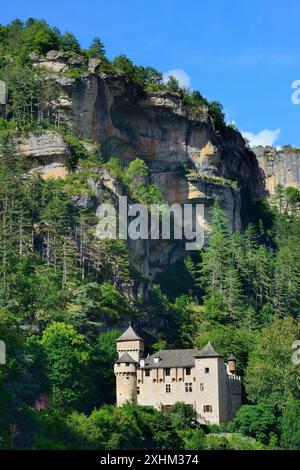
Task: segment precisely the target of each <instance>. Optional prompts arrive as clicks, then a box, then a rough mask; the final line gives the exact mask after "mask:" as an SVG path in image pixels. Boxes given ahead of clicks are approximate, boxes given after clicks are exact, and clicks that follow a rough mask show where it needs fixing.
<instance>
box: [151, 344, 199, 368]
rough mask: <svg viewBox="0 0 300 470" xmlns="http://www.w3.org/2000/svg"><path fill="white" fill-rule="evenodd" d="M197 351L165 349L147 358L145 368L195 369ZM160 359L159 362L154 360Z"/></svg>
mask: <svg viewBox="0 0 300 470" xmlns="http://www.w3.org/2000/svg"><path fill="white" fill-rule="evenodd" d="M197 353H199V351H197V349H165V350H162V351H158V352H157V353H155V354H152V355H151V356H148V357H146V358H145V368H146V369H152V368H167V369H168V368H171V367H194V365H195V358H194V356H195V354H197ZM156 357H159V359H160V360H159V362H154V358H156Z"/></svg>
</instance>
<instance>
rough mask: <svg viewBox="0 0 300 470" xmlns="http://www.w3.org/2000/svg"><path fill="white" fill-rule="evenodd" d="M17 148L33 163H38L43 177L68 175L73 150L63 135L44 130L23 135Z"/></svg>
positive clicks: (63, 176)
mask: <svg viewBox="0 0 300 470" xmlns="http://www.w3.org/2000/svg"><path fill="white" fill-rule="evenodd" d="M17 148H18V151H19V152H20V153H21V154H22V155H24V156H25V157H26V158H27V159H28V160H29V161H30V162H31V163H37V164H38V169H39V170H40V171H41V175H42V177H43V178H45V179H47V178H65V176H66V175H67V173H68V170H67V167H66V162H67V158H68V157H69V156H70V155H71V151H70V148H69V146H68V145H67V144H66V142H65V141H64V139H63V137H62V135H60V134H58V133H56V132H42V133H39V134H31V135H29V136H22V137H20V138H19V139H18V141H17Z"/></svg>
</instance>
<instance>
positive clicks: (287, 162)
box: [254, 146, 300, 194]
mask: <svg viewBox="0 0 300 470" xmlns="http://www.w3.org/2000/svg"><path fill="white" fill-rule="evenodd" d="M254 153H255V155H256V157H257V160H258V163H259V166H260V168H261V169H262V170H263V172H264V174H265V180H266V189H267V190H268V191H269V193H271V194H272V193H274V190H275V188H276V186H277V185H279V184H281V185H282V186H284V187H287V186H293V187H294V188H297V189H299V190H300V151H297V149H296V150H295V149H293V148H291V149H289V148H287V149H281V150H276V149H275V148H274V147H262V146H259V147H256V148H255V149H254Z"/></svg>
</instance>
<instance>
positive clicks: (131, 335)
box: [116, 325, 142, 341]
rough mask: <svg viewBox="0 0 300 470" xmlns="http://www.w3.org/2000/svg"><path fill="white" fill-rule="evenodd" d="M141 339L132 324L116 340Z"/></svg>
mask: <svg viewBox="0 0 300 470" xmlns="http://www.w3.org/2000/svg"><path fill="white" fill-rule="evenodd" d="M137 339H139V340H141V339H142V338H140V337H139V336H138V335H137V334H136V332H135V331H134V329H133V328H132V326H131V325H129V327H128V328H127V330H125V331H124V333H123V334H122V335H121V336H120V337H119V338H118V339H117V340H116V341H133V340H137Z"/></svg>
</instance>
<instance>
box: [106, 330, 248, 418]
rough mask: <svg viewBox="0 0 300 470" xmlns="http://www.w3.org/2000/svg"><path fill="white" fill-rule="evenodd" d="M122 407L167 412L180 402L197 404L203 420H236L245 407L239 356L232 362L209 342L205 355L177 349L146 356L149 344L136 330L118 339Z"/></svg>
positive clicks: (119, 401) (117, 372)
mask: <svg viewBox="0 0 300 470" xmlns="http://www.w3.org/2000/svg"><path fill="white" fill-rule="evenodd" d="M116 343H117V351H118V356H119V358H118V359H117V361H116V362H115V366H114V372H115V375H116V394H117V405H122V404H124V403H125V402H127V401H134V402H136V403H137V404H139V405H150V406H154V407H155V408H158V409H161V410H167V409H168V408H169V407H170V406H172V405H174V404H175V403H176V402H179V401H180V402H184V403H186V404H187V405H190V406H192V407H193V408H194V409H195V410H196V412H197V415H198V420H199V422H202V423H212V424H221V423H227V422H228V421H230V420H231V419H232V418H233V417H234V415H235V413H236V412H237V410H238V409H239V408H240V406H241V379H240V377H239V376H237V375H236V359H235V357H234V356H233V355H231V356H230V357H229V358H228V362H227V364H226V363H225V362H224V359H223V357H222V356H221V355H220V354H219V353H218V352H216V351H215V350H214V348H213V346H212V345H211V343H208V344H207V346H205V348H203V349H202V350H201V351H198V350H196V349H177V350H163V351H158V352H157V353H155V354H152V355H151V356H148V357H143V354H144V341H143V339H142V338H140V337H139V336H138V335H137V334H136V332H135V331H134V330H133V328H132V327H131V326H129V327H128V328H127V330H126V331H125V332H124V333H123V334H122V335H121V336H120V337H119V338H118V339H117V341H116Z"/></svg>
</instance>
